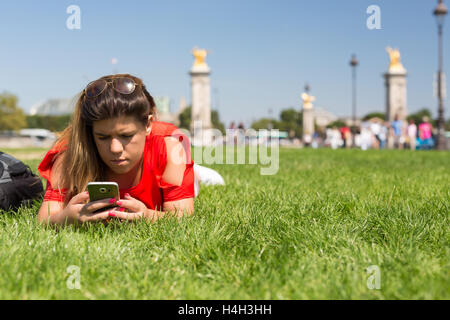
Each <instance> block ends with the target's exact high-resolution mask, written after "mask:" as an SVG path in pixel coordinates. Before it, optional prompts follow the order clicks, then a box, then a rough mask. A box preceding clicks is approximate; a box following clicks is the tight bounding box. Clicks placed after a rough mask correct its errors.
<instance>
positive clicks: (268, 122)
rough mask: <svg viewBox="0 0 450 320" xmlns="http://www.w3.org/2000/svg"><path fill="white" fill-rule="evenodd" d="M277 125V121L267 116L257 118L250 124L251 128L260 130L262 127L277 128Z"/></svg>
mask: <svg viewBox="0 0 450 320" xmlns="http://www.w3.org/2000/svg"><path fill="white" fill-rule="evenodd" d="M278 126H279V124H278V121H277V120H275V119H269V118H262V119H259V120H257V121H254V122H253V123H252V124H251V126H250V127H251V128H253V129H255V130H262V129H266V130H268V129H270V128H272V129H277V128H278Z"/></svg>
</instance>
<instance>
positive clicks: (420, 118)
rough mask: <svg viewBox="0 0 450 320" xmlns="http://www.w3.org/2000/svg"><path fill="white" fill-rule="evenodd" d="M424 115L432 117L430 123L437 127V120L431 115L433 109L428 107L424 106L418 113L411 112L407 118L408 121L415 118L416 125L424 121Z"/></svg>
mask: <svg viewBox="0 0 450 320" xmlns="http://www.w3.org/2000/svg"><path fill="white" fill-rule="evenodd" d="M423 117H428V118H429V119H430V123H431V124H432V125H433V127H436V121H435V120H433V118H432V117H431V111H430V110H428V109H426V108H423V109H421V110H419V111H417V112H416V113H412V114H410V115H409V116H408V117H407V118H406V119H407V120H408V121H409V120H410V119H413V120H414V123H415V124H416V125H419V124H420V123H422V122H423Z"/></svg>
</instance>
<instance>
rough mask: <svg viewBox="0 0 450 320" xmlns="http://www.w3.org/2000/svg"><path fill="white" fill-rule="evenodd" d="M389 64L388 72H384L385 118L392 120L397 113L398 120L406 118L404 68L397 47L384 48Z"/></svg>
mask: <svg viewBox="0 0 450 320" xmlns="http://www.w3.org/2000/svg"><path fill="white" fill-rule="evenodd" d="M386 51H387V52H388V54H389V58H390V60H391V61H390V64H389V69H388V72H386V73H385V74H384V79H385V85H386V120H387V121H389V122H392V121H393V120H394V119H395V116H396V115H398V118H399V120H403V121H404V120H406V116H407V104H406V74H407V73H406V69H405V68H404V67H403V65H402V63H401V61H400V60H401V55H400V51H399V50H398V49H392V48H390V47H387V48H386Z"/></svg>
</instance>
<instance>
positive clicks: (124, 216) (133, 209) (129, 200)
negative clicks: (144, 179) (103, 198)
mask: <svg viewBox="0 0 450 320" xmlns="http://www.w3.org/2000/svg"><path fill="white" fill-rule="evenodd" d="M116 204H117V205H118V206H119V207H118V208H115V209H113V210H111V213H112V215H110V216H111V217H113V218H115V219H118V220H126V221H133V220H139V219H142V218H145V216H146V213H147V212H148V211H149V210H148V208H147V206H146V205H145V204H144V203H143V202H142V201H139V200H138V199H135V198H133V197H131V196H130V195H129V194H126V195H125V199H121V200H119V201H117V202H116Z"/></svg>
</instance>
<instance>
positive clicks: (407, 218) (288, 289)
mask: <svg viewBox="0 0 450 320" xmlns="http://www.w3.org/2000/svg"><path fill="white" fill-rule="evenodd" d="M200 151H201V150H200ZM193 154H194V155H195V154H197V153H196V152H195V151H194V152H193ZM40 160H41V159H35V160H28V161H26V163H27V164H29V165H30V166H31V168H32V169H33V170H34V171H35V172H36V169H37V166H38V164H39V162H40ZM194 160H195V159H194ZM210 167H212V168H213V169H215V170H217V171H218V172H219V173H220V174H221V175H222V176H223V177H224V179H225V181H226V186H209V187H206V186H201V187H200V194H199V196H198V197H197V198H196V199H195V213H194V215H193V216H192V217H189V218H187V219H184V220H182V221H179V220H178V219H170V218H166V219H163V220H160V221H158V222H157V223H154V224H152V223H146V222H145V221H138V222H136V223H110V224H109V225H107V226H103V225H88V226H85V227H81V228H74V227H67V228H63V229H56V228H47V227H44V226H41V225H39V224H38V223H37V221H36V212H37V210H38V209H39V207H40V202H38V203H36V204H35V205H34V206H33V207H31V208H22V209H19V210H18V211H17V212H15V214H13V213H3V214H1V213H0V270H2V272H1V273H0V299H2V300H4V299H14V300H17V299H139V300H140V299H157V300H159V299H171V300H172V299H173V300H176V299H194V300H196V299H206V300H209V299H219V300H222V299H238V300H241V299H243V300H247V299H250V300H253V299H256V300H271V299H283V300H284V299H286V300H294V299H363V300H365V299H393V300H397V299H413V300H416V299H418V300H423V299H432V300H433V299H443V300H444V299H445V300H447V299H449V298H450V287H449V285H448V277H449V273H448V270H449V269H448V266H449V263H450V255H449V233H448V225H449V223H448V222H449V221H448V218H449V217H448V212H449V199H450V194H449V190H450V172H449V170H448V154H446V153H445V152H434V151H430V152H414V153H412V152H409V151H405V150H403V151H396V150H383V151H378V150H367V151H361V150H330V149H317V150H311V149H283V148H281V149H280V168H279V171H278V173H277V174H276V175H272V176H263V175H261V174H260V168H261V167H267V165H236V164H235V165H218V164H216V165H212V166H210ZM372 265H376V266H378V267H379V268H380V272H381V289H379V290H376V289H374V290H370V289H369V288H368V286H367V282H368V279H369V277H371V274H369V273H368V272H367V268H368V267H369V266H372ZM69 266H78V267H79V268H80V269H79V271H80V275H81V279H80V285H81V288H80V289H79V290H76V289H75V290H70V289H69V288H68V287H67V283H68V282H69V283H71V281H70V280H71V279H73V277H71V276H72V275H73V273H69V271H67V270H68V267H69ZM68 280H69V281H68Z"/></svg>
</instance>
